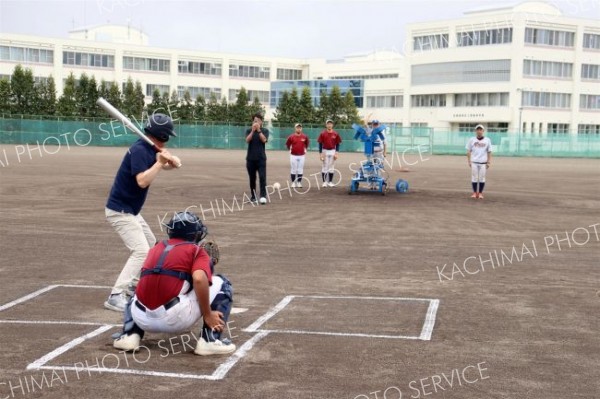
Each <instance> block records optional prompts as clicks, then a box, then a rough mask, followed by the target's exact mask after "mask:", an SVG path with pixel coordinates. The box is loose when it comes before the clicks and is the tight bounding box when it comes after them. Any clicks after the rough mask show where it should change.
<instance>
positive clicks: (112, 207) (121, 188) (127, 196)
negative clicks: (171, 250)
mask: <svg viewBox="0 0 600 399" xmlns="http://www.w3.org/2000/svg"><path fill="white" fill-rule="evenodd" d="M144 132H145V133H146V135H147V136H148V137H149V138H150V140H152V142H153V143H154V144H155V145H156V146H157V147H158V148H160V149H161V152H158V153H157V152H156V151H155V149H154V148H153V147H152V146H151V145H150V144H148V143H146V142H145V141H144V140H142V139H139V140H138V141H136V142H135V143H134V144H133V145H132V146H131V147H129V150H128V151H127V154H125V157H124V158H123V161H122V162H121V166H120V167H119V170H118V171H117V175H116V176H115V180H114V183H113V186H112V189H111V190H110V195H109V197H108V201H107V202H106V209H105V215H106V220H107V221H108V223H110V225H111V226H112V227H113V228H114V229H115V231H116V232H117V233H118V234H119V236H120V237H121V239H122V240H123V243H124V244H125V246H126V247H127V249H128V250H129V259H127V263H125V266H124V267H123V270H122V271H121V274H119V277H118V278H117V281H116V282H115V285H114V286H113V288H112V291H111V293H110V295H109V297H108V299H107V300H106V302H104V307H105V308H107V309H109V310H114V311H116V312H122V311H124V310H125V305H126V304H127V301H128V296H130V293H131V292H133V291H134V290H135V286H136V285H137V282H138V280H139V276H140V270H141V268H142V265H143V264H144V260H145V259H146V255H147V254H148V251H149V250H150V247H151V246H154V244H155V243H156V238H155V237H154V234H152V230H150V226H148V224H147V223H146V221H145V220H144V218H143V217H142V215H141V214H140V211H141V210H142V206H143V205H144V202H145V201H146V196H147V195H148V189H149V187H150V184H151V183H152V182H153V181H154V179H155V178H156V176H158V173H159V172H160V171H161V170H170V169H173V166H172V164H175V165H177V164H180V163H181V161H180V160H179V158H177V157H176V156H174V155H171V154H170V153H169V152H168V151H167V150H166V149H165V145H166V143H167V141H169V137H170V136H176V134H175V130H174V127H173V121H172V120H171V118H170V117H168V116H166V115H164V114H153V115H151V116H150V117H149V118H148V122H147V124H146V126H145V127H144Z"/></svg>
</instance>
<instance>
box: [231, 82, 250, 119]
mask: <svg viewBox="0 0 600 399" xmlns="http://www.w3.org/2000/svg"><path fill="white" fill-rule="evenodd" d="M249 102H250V99H249V98H248V92H247V91H246V89H245V88H244V87H243V86H242V87H241V88H240V92H239V93H238V95H237V99H236V100H235V103H234V104H233V105H231V106H230V107H229V118H230V120H231V122H235V123H247V122H248V120H249V119H250V115H251V114H250V107H249V106H248V103H249Z"/></svg>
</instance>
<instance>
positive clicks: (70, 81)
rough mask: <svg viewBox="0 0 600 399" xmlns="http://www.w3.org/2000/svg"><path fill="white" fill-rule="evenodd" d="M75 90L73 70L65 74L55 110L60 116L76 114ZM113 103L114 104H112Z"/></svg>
mask: <svg viewBox="0 0 600 399" xmlns="http://www.w3.org/2000/svg"><path fill="white" fill-rule="evenodd" d="M76 90H77V87H76V82H75V75H73V72H71V73H70V74H69V76H67V79H66V80H65V86H64V88H63V93H62V95H61V96H60V98H59V99H58V104H57V106H56V110H57V112H58V114H59V115H61V116H76V115H77V101H76V99H75V92H76ZM113 105H114V104H113Z"/></svg>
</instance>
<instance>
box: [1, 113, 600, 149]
mask: <svg viewBox="0 0 600 399" xmlns="http://www.w3.org/2000/svg"><path fill="white" fill-rule="evenodd" d="M247 127H248V126H238V125H233V124H215V123H186V124H181V123H178V124H176V131H177V137H175V138H173V139H172V140H171V141H169V146H170V147H174V148H216V149H245V148H246V142H245V140H244V131H245V129H246V128H247ZM268 128H269V130H270V132H271V136H270V139H269V142H268V143H267V146H268V149H270V150H285V141H286V139H287V137H288V136H289V135H290V134H291V133H292V132H293V131H294V129H293V127H291V126H279V125H275V126H268ZM303 130H304V133H305V134H306V135H307V136H308V137H309V139H310V150H316V149H317V147H318V145H317V137H318V135H319V133H320V132H321V131H322V130H323V126H308V125H305V126H304V129H303ZM336 130H337V131H338V132H339V133H340V135H341V136H342V140H343V143H342V146H341V150H342V151H346V152H362V150H363V144H362V143H360V142H359V141H356V140H353V136H354V131H353V130H352V129H341V128H336ZM472 136H473V132H450V131H443V130H438V129H432V128H422V127H419V128H401V127H390V128H388V132H387V137H388V143H389V144H388V151H396V152H405V153H416V152H423V153H424V152H427V153H433V154H460V155H462V154H464V153H465V144H466V143H467V141H468V139H469V138H470V137H472ZM487 136H488V137H489V138H490V139H491V140H492V144H493V145H494V152H495V153H496V155H500V156H542V157H585V158H600V135H598V134H595V135H590V134H586V135H584V134H578V135H571V134H567V135H544V136H541V137H532V136H531V135H519V134H513V133H488V134H487ZM135 139H136V137H135V135H134V134H133V133H131V132H129V131H127V130H126V129H125V128H124V127H123V126H122V125H121V124H120V123H118V122H116V121H111V120H107V119H99V118H98V119H84V120H67V119H63V118H56V117H52V118H50V117H47V118H42V117H39V118H38V119H33V117H27V118H25V117H23V118H16V117H6V116H4V117H0V144H26V143H28V144H36V143H39V144H44V145H58V144H60V145H78V146H87V145H92V146H127V145H130V144H131V143H132V142H133V141H135Z"/></svg>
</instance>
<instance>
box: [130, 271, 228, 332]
mask: <svg viewBox="0 0 600 399" xmlns="http://www.w3.org/2000/svg"><path fill="white" fill-rule="evenodd" d="M185 286H188V285H187V284H184V288H185ZM222 286H223V279H222V278H221V277H219V276H213V278H212V285H211V286H210V288H209V295H208V296H209V298H208V300H209V301H210V303H212V302H213V301H214V300H215V298H216V296H217V294H218V293H219V292H220V291H221V287H222ZM133 300H134V301H137V300H138V299H137V296H135V297H134V298H133ZM142 305H144V304H143V303H142ZM144 306H145V305H144ZM131 316H132V317H133V321H135V324H137V325H138V326H139V327H140V328H141V329H142V330H144V331H147V332H153V333H179V332H182V331H189V330H190V329H191V328H192V326H193V325H194V324H195V323H196V322H197V321H198V320H199V319H200V317H201V316H202V311H201V310H200V305H199V304H198V299H197V297H196V292H195V291H194V290H193V289H192V290H191V291H190V292H188V293H187V294H181V295H179V303H178V304H177V305H175V306H173V307H172V308H169V310H165V307H164V306H160V307H158V308H156V309H154V310H150V309H148V308H146V311H145V312H144V311H143V310H141V309H140V308H138V307H137V306H135V303H132V304H131Z"/></svg>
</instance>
